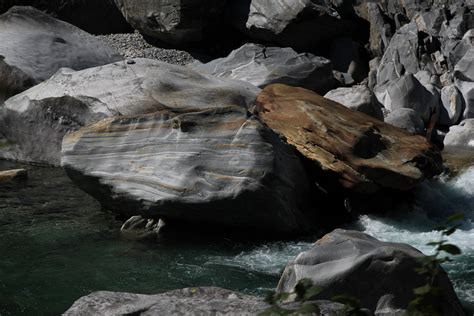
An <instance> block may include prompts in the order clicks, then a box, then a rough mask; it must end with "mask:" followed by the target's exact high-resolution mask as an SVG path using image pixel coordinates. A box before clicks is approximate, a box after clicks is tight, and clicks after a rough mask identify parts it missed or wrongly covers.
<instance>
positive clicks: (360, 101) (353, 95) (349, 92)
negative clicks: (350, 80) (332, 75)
mask: <svg viewBox="0 0 474 316" xmlns="http://www.w3.org/2000/svg"><path fill="white" fill-rule="evenodd" d="M324 97H325V98H327V99H330V100H333V101H336V102H338V103H340V104H342V105H344V106H345V107H348V108H350V109H353V110H356V111H359V112H362V113H365V114H368V115H370V116H372V117H375V118H377V119H379V120H381V121H383V113H382V105H381V104H380V103H379V102H378V100H377V98H376V97H375V95H374V94H373V93H372V92H371V91H370V89H369V88H367V87H366V86H363V85H358V86H352V87H350V88H337V89H335V90H331V91H329V92H328V93H326V94H325V95H324Z"/></svg>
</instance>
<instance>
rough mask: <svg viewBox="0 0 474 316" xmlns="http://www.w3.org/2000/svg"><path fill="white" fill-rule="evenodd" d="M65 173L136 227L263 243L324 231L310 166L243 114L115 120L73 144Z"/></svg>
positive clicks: (65, 156)
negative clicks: (157, 224) (208, 232)
mask: <svg viewBox="0 0 474 316" xmlns="http://www.w3.org/2000/svg"><path fill="white" fill-rule="evenodd" d="M62 166H63V167H64V168H65V169H66V171H67V173H68V175H69V176H70V178H71V179H72V180H73V181H74V182H75V184H76V185H78V186H79V187H80V188H82V189H83V190H85V191H86V192H88V193H89V194H91V195H92V196H94V197H95V198H96V199H97V200H99V201H100V202H101V204H102V206H103V207H104V208H106V209H111V210H113V211H114V212H116V213H118V214H120V215H122V216H126V217H130V216H134V215H142V216H144V217H146V218H160V219H163V220H164V221H165V222H166V223H171V221H180V222H187V223H202V224H209V225H210V226H209V227H215V228H216V229H219V228H221V227H233V228H236V229H239V230H245V231H248V232H256V233H262V232H264V231H266V232H281V233H301V232H304V231H307V230H309V229H311V228H314V225H315V223H314V222H311V221H310V217H309V216H308V213H307V212H306V211H307V210H308V209H310V208H309V206H308V204H309V203H311V202H310V201H311V193H309V180H308V179H307V178H306V176H305V174H306V173H305V170H304V168H303V166H302V164H301V162H300V160H299V159H298V157H297V156H296V154H295V152H294V151H293V149H292V148H291V147H290V146H288V145H285V144H284V143H283V142H282V141H281V140H280V138H278V136H276V135H275V134H274V133H272V132H271V131H270V130H269V129H267V128H266V127H264V126H263V125H262V124H261V123H260V122H259V121H257V120H256V119H255V118H253V117H248V114H247V109H246V108H245V107H241V106H232V107H226V106H225V104H222V107H221V108H214V109H209V108H208V109H199V108H197V107H196V108H189V107H188V108H185V109H176V110H163V111H159V112H156V113H153V114H148V115H137V116H126V117H113V118H108V119H105V120H103V121H100V122H98V123H96V124H93V125H89V126H87V127H84V128H82V129H80V130H79V131H77V132H74V133H70V134H67V135H66V136H65V137H64V140H63V145H62ZM311 212H312V213H313V214H314V213H315V212H316V210H314V209H313V208H311ZM312 226H313V227H312Z"/></svg>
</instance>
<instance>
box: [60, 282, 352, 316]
mask: <svg viewBox="0 0 474 316" xmlns="http://www.w3.org/2000/svg"><path fill="white" fill-rule="evenodd" d="M308 303H311V304H314V305H315V306H317V307H318V308H319V310H320V313H318V314H317V315H318V316H344V315H346V313H345V306H344V305H342V304H340V303H336V302H331V301H323V300H318V301H310V302H307V303H306V304H308ZM281 306H282V307H283V308H285V309H287V310H290V311H295V310H297V309H298V308H299V307H301V304H299V303H289V304H282V305H281ZM269 307H270V305H268V304H267V303H265V302H264V301H263V299H261V298H257V297H255V296H250V295H245V294H241V293H237V292H233V291H229V290H225V289H221V288H217V287H195V288H185V289H181V290H175V291H170V292H166V293H162V294H156V295H143V294H132V293H120V292H105V291H102V292H94V293H91V294H89V295H87V296H83V297H81V298H80V299H78V300H77V301H76V302H74V304H73V305H72V306H71V307H70V308H69V309H68V310H67V311H66V312H65V313H64V314H63V315H64V316H82V315H114V316H128V315H140V316H152V315H153V316H156V315H200V316H215V315H229V316H232V315H234V316H240V315H249V316H253V315H259V314H260V313H261V312H263V311H265V310H266V309H268V308H269ZM315 316H316V315H315Z"/></svg>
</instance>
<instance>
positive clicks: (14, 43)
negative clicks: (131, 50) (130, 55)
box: [0, 7, 122, 103]
mask: <svg viewBox="0 0 474 316" xmlns="http://www.w3.org/2000/svg"><path fill="white" fill-rule="evenodd" d="M121 59H122V57H120V55H119V54H118V53H117V52H116V51H115V50H114V49H112V48H110V47H109V46H107V45H106V44H104V43H103V42H101V41H100V40H98V39H97V38H95V37H94V36H92V35H90V34H88V33H86V32H84V31H82V30H80V29H79V28H77V27H75V26H72V25H70V24H68V23H66V22H62V21H59V20H56V19H54V18H52V17H50V16H49V15H47V14H45V13H43V12H41V11H39V10H36V9H33V8H31V7H13V8H11V9H10V10H9V11H8V12H6V13H4V14H2V15H0V103H1V102H2V101H4V100H5V99H7V98H8V97H10V96H12V95H15V94H17V93H19V92H21V91H24V90H26V89H28V88H29V87H31V86H33V85H35V84H38V83H40V82H41V81H44V80H46V79H48V78H49V77H51V76H52V75H53V74H54V73H55V72H56V71H57V70H58V69H60V68H61V67H68V68H72V69H75V70H81V69H85V68H90V67H96V66H100V65H105V64H108V63H112V62H115V61H118V60H121Z"/></svg>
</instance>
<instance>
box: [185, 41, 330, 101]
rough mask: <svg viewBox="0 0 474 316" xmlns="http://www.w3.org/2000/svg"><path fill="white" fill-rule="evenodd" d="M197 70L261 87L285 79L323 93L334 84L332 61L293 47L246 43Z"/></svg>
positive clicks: (292, 83) (286, 81)
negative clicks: (295, 49)
mask: <svg viewBox="0 0 474 316" xmlns="http://www.w3.org/2000/svg"><path fill="white" fill-rule="evenodd" d="M193 69H194V70H196V71H198V72H201V73H205V74H210V75H213V76H216V77H220V78H232V79H237V80H243V81H247V82H249V83H251V84H253V85H255V86H258V87H261V88H263V87H265V86H267V85H269V84H271V83H284V84H288V85H291V86H298V87H303V88H306V89H309V90H313V91H316V92H318V93H324V92H326V91H328V90H329V89H331V88H332V87H333V85H334V75H333V73H332V65H331V61H330V60H328V59H326V58H324V57H318V56H314V55H313V54H298V53H297V52H295V51H294V50H293V49H292V48H279V47H265V46H263V45H259V44H245V45H244V46H242V47H240V48H239V49H236V50H234V51H233V52H232V53H230V55H229V56H227V57H225V58H219V59H216V60H213V61H211V62H209V63H207V64H198V65H195V66H194V67H193Z"/></svg>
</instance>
